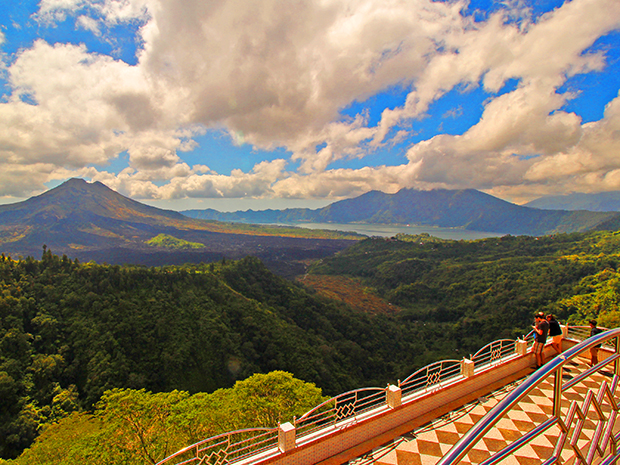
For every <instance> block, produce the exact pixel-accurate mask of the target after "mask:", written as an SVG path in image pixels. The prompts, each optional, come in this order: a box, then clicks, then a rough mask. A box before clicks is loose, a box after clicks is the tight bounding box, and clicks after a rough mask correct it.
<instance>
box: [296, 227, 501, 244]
mask: <svg viewBox="0 0 620 465" xmlns="http://www.w3.org/2000/svg"><path fill="white" fill-rule="evenodd" d="M291 226H298V227H300V228H308V229H328V230H330V231H353V232H356V233H359V234H365V235H366V236H382V237H392V236H395V235H396V234H398V233H403V234H411V235H416V234H421V233H428V234H430V235H431V236H434V237H439V238H440V239H453V240H457V241H458V240H461V239H463V240H473V239H485V238H487V237H501V236H504V235H505V234H500V233H493V232H484V231H469V230H467V229H459V228H439V227H435V226H406V225H391V224H362V223H346V224H338V223H295V224H291Z"/></svg>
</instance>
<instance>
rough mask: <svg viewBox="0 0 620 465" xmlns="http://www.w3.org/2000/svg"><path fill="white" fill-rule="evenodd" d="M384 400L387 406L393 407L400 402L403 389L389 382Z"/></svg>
mask: <svg viewBox="0 0 620 465" xmlns="http://www.w3.org/2000/svg"><path fill="white" fill-rule="evenodd" d="M385 395H386V402H387V404H388V407H390V408H392V409H394V408H396V407H400V406H401V404H402V396H403V391H402V389H401V388H399V387H398V386H395V385H393V384H390V385H389V386H388V388H387V391H386V394H385Z"/></svg>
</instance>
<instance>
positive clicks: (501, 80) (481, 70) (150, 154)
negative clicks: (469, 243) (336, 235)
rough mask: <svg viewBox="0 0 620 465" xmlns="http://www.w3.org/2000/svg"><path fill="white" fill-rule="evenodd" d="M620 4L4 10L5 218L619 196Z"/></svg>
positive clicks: (137, 3)
mask: <svg viewBox="0 0 620 465" xmlns="http://www.w3.org/2000/svg"><path fill="white" fill-rule="evenodd" d="M619 90H620V1H618V0H572V1H561V0H503V1H493V0H471V1H465V0H461V1H459V0H454V1H439V0H438V1H430V0H261V1H252V0H209V1H205V0H40V1H36V0H20V1H14V0H0V202H2V203H12V202H15V201H19V200H22V199H25V198H28V197H31V196H33V195H38V194H40V193H42V192H45V191H46V190H48V189H50V188H53V187H56V186H58V185H59V184H61V183H62V182H64V181H66V180H67V179H70V178H74V177H79V178H83V179H86V180H88V181H101V182H102V183H104V184H106V185H107V186H108V187H110V188H112V189H114V190H117V191H118V192H120V193H121V194H124V195H126V196H128V197H131V198H133V199H135V200H138V201H141V202H144V203H148V204H151V205H155V206H159V207H162V208H171V209H175V210H185V209H190V208H215V209H218V210H228V211H230V210H237V209H239V210H245V209H248V208H253V209H266V208H286V207H311V208H316V207H320V206H323V205H327V204H329V203H332V202H334V201H337V200H342V199H346V198H352V197H357V196H359V195H361V194H363V193H365V192H368V191H370V190H380V191H383V192H389V193H395V192H397V191H398V190H400V189H402V188H416V189H424V190H426V189H437V188H442V189H468V188H473V189H478V190H480V191H483V192H486V193H488V194H491V195H494V196H496V197H499V198H502V199H505V200H508V201H510V202H514V203H518V204H522V203H525V202H527V201H530V200H533V199H535V198H538V197H541V196H545V195H560V194H569V193H575V192H582V193H596V192H604V191H614V190H620V95H619Z"/></svg>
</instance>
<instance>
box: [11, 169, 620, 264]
mask: <svg viewBox="0 0 620 465" xmlns="http://www.w3.org/2000/svg"><path fill="white" fill-rule="evenodd" d="M304 222H318V223H371V224H372V223H375V224H376V223H379V224H412V225H434V226H440V227H448V228H463V229H468V230H473V231H485V232H495V233H505V234H513V235H518V234H525V235H544V234H553V233H559V232H575V231H589V230H603V229H608V230H617V229H620V213H618V212H588V211H567V210H542V209H536V208H528V207H524V206H518V205H515V204H512V203H509V202H506V201H504V200H500V199H498V198H496V197H493V196H490V195H487V194H484V193H482V192H479V191H476V190H472V189H467V190H442V189H439V190H432V191H420V190H413V189H403V190H401V191H400V192H398V193H396V194H385V193H383V192H378V191H372V192H368V193H366V194H364V195H361V196H359V197H356V198H353V199H349V200H343V201H340V202H335V203H333V204H331V205H329V206H327V207H324V208H319V209H316V210H311V209H305V208H296V209H287V210H265V211H252V210H248V211H245V212H234V213H222V212H218V211H216V210H189V211H185V212H181V213H180V212H175V211H170V210H162V209H159V208H155V207H151V206H148V205H145V204H142V203H140V202H136V201H135V200H131V199H129V198H127V197H124V196H122V195H120V194H119V193H117V192H115V191H113V190H111V189H109V188H108V187H106V186H105V185H103V184H101V183H99V182H95V183H88V182H86V181H84V180H82V179H71V180H69V181H67V182H65V183H64V184H62V185H60V186H58V187H56V188H54V189H51V190H49V191H47V192H45V193H44V194H41V195H39V196H36V197H32V198H30V199H28V200H26V201H24V202H19V203H15V204H10V205H1V206H0V253H4V254H8V255H11V256H14V257H15V256H19V255H21V256H28V255H30V256H33V257H38V256H40V254H41V251H42V247H43V245H46V246H47V247H48V248H49V249H51V250H52V252H53V253H56V254H66V255H67V256H68V257H70V258H79V259H80V260H81V261H84V260H86V261H88V260H95V261H98V262H107V263H110V264H115V263H135V264H145V265H162V264H181V263H186V262H200V261H203V262H210V261H214V260H220V259H222V258H241V257H245V256H247V255H254V256H257V257H259V258H260V259H261V260H263V261H264V262H265V263H266V264H267V265H268V266H270V267H271V268H272V269H273V270H274V271H276V272H278V273H280V274H289V271H290V272H291V273H296V272H299V270H300V268H299V267H300V266H302V265H300V264H301V263H302V262H303V261H304V260H307V259H310V258H322V257H325V256H328V255H331V254H333V253H335V252H337V251H339V250H342V249H343V248H345V247H347V246H349V245H350V244H351V240H352V239H355V237H354V236H353V235H348V236H347V235H344V234H342V233H337V232H321V231H315V230H310V229H306V228H291V227H288V228H287V227H280V226H267V225H264V224H263V225H261V224H260V223H274V224H278V223H280V224H295V223H304ZM343 229H346V228H343ZM357 238H359V236H357ZM166 244H174V245H175V246H174V247H167V246H166ZM203 246H204V247H203ZM302 267H303V266H302ZM287 270H289V271H287Z"/></svg>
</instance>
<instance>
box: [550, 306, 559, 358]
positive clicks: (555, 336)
mask: <svg viewBox="0 0 620 465" xmlns="http://www.w3.org/2000/svg"><path fill="white" fill-rule="evenodd" d="M547 323H549V336H551V347H553V348H554V349H555V351H556V352H557V353H558V354H561V353H562V328H560V323H559V322H558V320H556V319H555V317H554V316H553V315H552V314H551V313H550V314H549V315H547Z"/></svg>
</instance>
